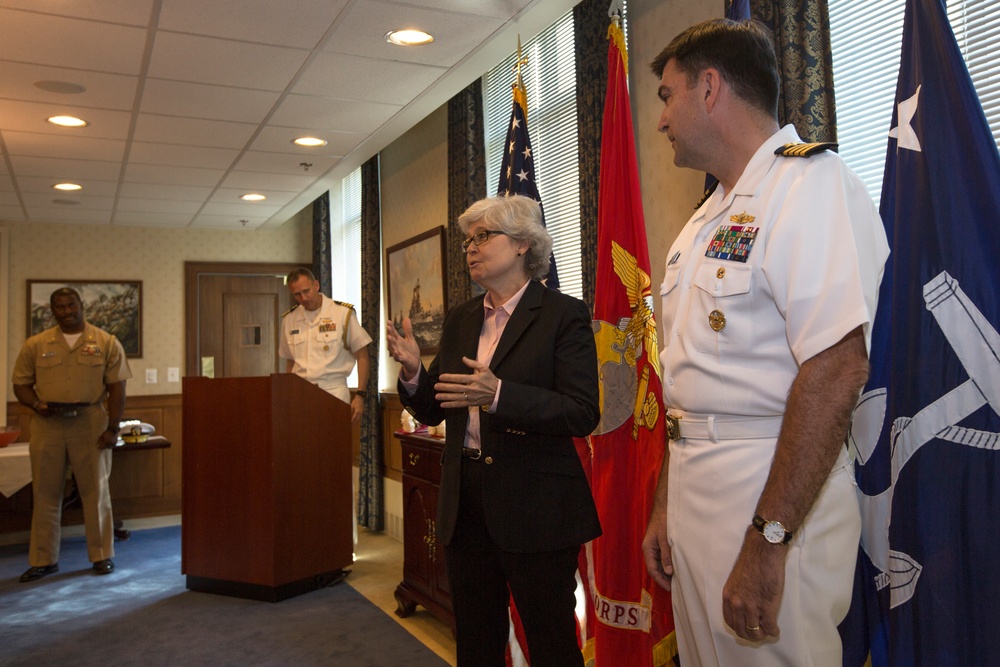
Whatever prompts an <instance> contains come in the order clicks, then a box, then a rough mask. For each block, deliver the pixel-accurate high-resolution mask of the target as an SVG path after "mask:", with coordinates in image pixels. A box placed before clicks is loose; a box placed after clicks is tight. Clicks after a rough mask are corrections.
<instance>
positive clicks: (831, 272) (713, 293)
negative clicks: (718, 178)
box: [660, 125, 889, 416]
mask: <svg viewBox="0 0 1000 667" xmlns="http://www.w3.org/2000/svg"><path fill="white" fill-rule="evenodd" d="M800 141H801V140H800V139H799V137H798V135H797V134H796V132H795V129H794V128H793V127H792V126H791V125H787V126H785V127H784V128H782V129H781V130H779V131H778V132H777V133H775V134H774V135H773V136H772V137H771V138H770V139H769V140H768V141H766V142H765V143H764V144H763V145H762V146H761V147H760V148H759V149H758V151H757V152H756V153H755V154H754V156H753V158H752V159H751V160H750V162H749V163H748V164H747V167H746V169H745V170H744V172H743V175H742V176H741V177H740V179H739V181H738V182H737V183H736V185H735V186H734V187H733V189H732V191H730V192H723V191H722V188H721V187H720V188H719V189H717V190H716V192H715V193H714V194H713V195H712V196H711V197H709V199H708V200H707V201H706V202H705V203H704V204H703V205H702V206H701V207H700V208H699V209H698V210H697V211H696V212H695V214H694V216H692V218H691V219H690V220H689V221H688V223H687V225H686V226H685V227H684V229H683V230H682V231H681V234H680V235H679V236H678V238H677V240H676V241H675V242H674V244H673V246H672V247H671V248H670V252H669V253H668V255H667V266H666V273H665V276H664V281H663V284H662V286H661V287H660V296H661V299H662V311H661V316H662V320H663V331H664V348H663V351H662V352H661V354H660V363H661V367H662V369H663V396H664V401H665V403H666V405H667V406H668V407H672V408H676V409H679V410H682V411H685V412H690V413H697V414H717V415H718V414H721V415H750V416H776V415H781V414H783V413H784V411H785V403H786V400H787V396H788V390H789V388H790V387H791V384H792V381H793V380H794V379H795V376H796V374H797V373H798V370H799V366H800V365H801V364H802V363H803V362H805V361H806V360H808V359H809V358H811V357H812V356H814V355H816V354H817V353H819V352H822V351H823V350H825V349H827V348H829V347H831V346H832V345H834V344H835V343H837V342H838V341H840V339H842V338H843V337H844V336H845V335H847V334H848V333H850V332H851V331H852V330H853V329H855V328H856V327H858V326H861V327H863V329H864V333H865V338H866V343H869V344H870V329H871V324H872V322H873V319H874V316H875V304H876V300H877V297H878V288H879V283H880V282H881V279H882V270H883V267H884V265H885V260H886V258H887V257H888V254H889V246H888V243H887V241H886V237H885V230H884V228H883V226H882V221H881V219H880V218H879V214H878V211H877V210H876V208H875V206H874V204H873V203H872V200H871V197H870V196H869V195H868V193H867V191H866V189H865V186H864V185H863V184H862V182H861V180H860V179H859V178H858V177H857V176H856V175H855V174H854V172H852V171H851V170H850V169H848V167H847V166H846V165H845V164H844V162H843V160H841V158H840V157H839V156H838V155H836V154H835V153H832V152H829V151H827V152H824V153H821V154H818V155H814V156H812V157H807V158H800V157H783V156H777V155H775V154H774V151H775V149H776V148H778V147H780V146H782V145H783V144H786V143H791V142H800ZM725 225H732V226H737V225H741V226H744V227H745V228H749V230H756V235H755V237H754V238H753V240H752V244H751V245H750V247H749V251H748V252H747V253H746V256H745V259H746V261H738V260H735V259H723V258H720V257H707V256H706V252H707V251H709V246H710V244H711V242H712V241H713V239H714V238H715V237H716V236H717V234H718V233H719V231H720V227H722V226H725ZM713 311H717V314H721V315H722V316H724V317H725V326H724V327H723V328H721V329H720V330H718V331H716V330H714V329H713V328H712V326H711V324H710V320H709V316H710V314H712V313H713ZM716 325H717V326H718V317H716Z"/></svg>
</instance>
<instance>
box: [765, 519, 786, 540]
mask: <svg viewBox="0 0 1000 667" xmlns="http://www.w3.org/2000/svg"><path fill="white" fill-rule="evenodd" d="M761 532H762V533H763V534H764V539H766V540H767V541H768V542H770V543H771V544H781V543H782V542H783V541H784V540H785V529H784V528H782V527H781V524H780V523H778V522H777V521H768V522H767V523H765V524H764V530H762V531H761Z"/></svg>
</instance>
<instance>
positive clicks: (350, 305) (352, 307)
mask: <svg viewBox="0 0 1000 667" xmlns="http://www.w3.org/2000/svg"><path fill="white" fill-rule="evenodd" d="M333 302H334V303H336V304H339V305H341V306H343V307H344V308H347V309H349V310H354V304H351V303H347V302H346V301H337V300H336V299H334V300H333Z"/></svg>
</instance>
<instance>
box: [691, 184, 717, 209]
mask: <svg viewBox="0 0 1000 667" xmlns="http://www.w3.org/2000/svg"><path fill="white" fill-rule="evenodd" d="M717 187H719V182H718V181H716V182H715V183H712V184H711V185H710V186H708V187H707V188H705V193H704V194H703V195H702V196H701V199H699V200H698V203H697V204H695V205H694V210H696V211H697V210H698V209H699V208H701V205H702V204H704V203H705V202H707V201H708V198H709V197H711V196H712V193H713V192H715V188H717Z"/></svg>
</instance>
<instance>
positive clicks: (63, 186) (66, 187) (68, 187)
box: [52, 183, 83, 191]
mask: <svg viewBox="0 0 1000 667" xmlns="http://www.w3.org/2000/svg"><path fill="white" fill-rule="evenodd" d="M52 187H53V188H55V189H56V190H67V191H69V190H83V186H82V185H79V184H77V183H56V184H55V185H53V186H52Z"/></svg>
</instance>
